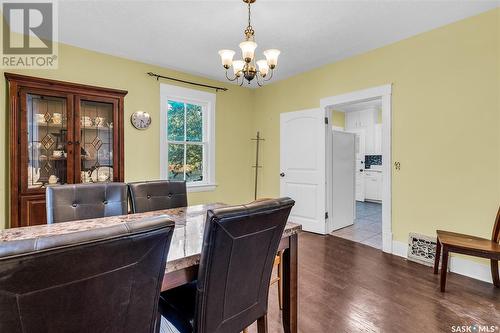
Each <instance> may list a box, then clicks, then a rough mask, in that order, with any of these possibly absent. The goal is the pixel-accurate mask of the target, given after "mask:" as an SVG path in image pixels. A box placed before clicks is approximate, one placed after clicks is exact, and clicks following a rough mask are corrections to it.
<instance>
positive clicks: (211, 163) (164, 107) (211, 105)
mask: <svg viewBox="0 0 500 333" xmlns="http://www.w3.org/2000/svg"><path fill="white" fill-rule="evenodd" d="M168 100H178V101H184V102H194V103H197V104H201V105H203V107H204V115H203V116H204V117H203V120H204V121H203V127H204V128H203V134H204V135H205V136H206V137H205V138H204V141H206V142H208V144H207V145H206V147H207V151H206V152H205V154H204V156H203V159H204V161H203V166H204V167H205V168H206V169H205V170H204V175H205V179H204V181H203V182H196V183H187V190H188V192H202V191H214V190H215V188H216V187H217V183H216V182H215V94H213V93H209V92H205V91H199V90H194V89H188V88H183V87H178V86H173V85H170V84H164V83H161V84H160V177H161V179H167V178H168V142H167V128H168V127H167V112H168ZM205 172H206V173H205Z"/></svg>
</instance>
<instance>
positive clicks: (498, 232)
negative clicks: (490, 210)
mask: <svg viewBox="0 0 500 333" xmlns="http://www.w3.org/2000/svg"><path fill="white" fill-rule="evenodd" d="M491 240H492V241H493V242H495V243H500V207H498V211H497V217H496V219H495V225H494V226H493V232H492V234H491Z"/></svg>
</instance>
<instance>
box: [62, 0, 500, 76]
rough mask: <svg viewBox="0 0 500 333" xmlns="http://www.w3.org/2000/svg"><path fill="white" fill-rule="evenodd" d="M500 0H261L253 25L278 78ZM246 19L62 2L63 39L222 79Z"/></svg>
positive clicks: (231, 5)
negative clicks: (222, 53)
mask: <svg viewBox="0 0 500 333" xmlns="http://www.w3.org/2000/svg"><path fill="white" fill-rule="evenodd" d="M499 4H500V2H499V1H446V0H441V1H396V0H394V1H366V0H365V1H305V0H304V1H278V0H258V1H257V2H256V3H255V4H254V5H252V25H253V27H254V29H255V32H256V35H255V37H256V42H257V43H258V45H259V46H258V48H257V54H258V55H259V58H260V57H263V56H262V51H263V50H265V49H268V48H278V49H280V50H281V51H282V53H281V56H280V58H279V62H278V67H277V72H276V73H275V74H276V75H275V80H274V81H276V80H277V79H283V78H286V77H288V76H291V75H294V74H298V73H301V72H304V71H307V70H310V69H312V68H315V67H318V66H321V65H324V64H327V63H331V62H335V61H338V60H341V59H344V58H347V57H350V56H353V55H356V54H360V53H363V52H366V51H368V50H371V49H374V48H378V47H381V46H383V45H387V44H390V43H393V42H395V41H398V40H401V39H404V38H407V37H409V36H412V35H416V34H419V33H421V32H424V31H428V30H431V29H433V28H436V27H439V26H442V25H445V24H448V23H451V22H454V21H457V20H460V19H463V18H465V17H468V16H472V15H476V14H478V13H481V12H484V11H487V10H489V9H492V8H494V7H497V6H499ZM246 20H247V18H246V7H245V4H244V3H243V2H242V1H240V0H227V1H209V0H198V1H59V39H60V41H61V42H63V43H66V44H70V45H75V46H79V47H83V48H86V49H91V50H95V51H100V52H103V53H108V54H112V55H116V56H122V57H125V58H129V59H134V60H139V61H142V62H145V63H149V64H154V65H159V66H163V67H167V68H172V69H177V70H181V71H184V72H188V73H192V74H198V75H202V76H205V77H209V78H213V79H217V80H225V79H224V71H223V68H222V66H221V65H220V60H219V56H218V54H217V51H218V50H219V49H222V48H230V49H234V50H236V51H239V50H237V48H238V44H239V42H241V40H242V39H243V30H244V28H245V27H246ZM237 54H238V55H239V54H240V53H239V52H238V53H237Z"/></svg>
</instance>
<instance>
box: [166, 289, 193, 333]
mask: <svg viewBox="0 0 500 333" xmlns="http://www.w3.org/2000/svg"><path fill="white" fill-rule="evenodd" d="M195 304H196V282H191V283H188V284H186V285H183V286H180V287H177V288H174V289H172V290H168V291H165V292H162V293H161V295H160V305H159V311H160V314H161V316H162V317H163V318H164V319H166V321H167V322H168V326H169V327H170V329H172V327H174V328H175V329H176V330H177V331H178V332H179V333H185V332H193V330H194V328H193V325H194V309H195ZM172 331H173V332H176V331H175V330H172Z"/></svg>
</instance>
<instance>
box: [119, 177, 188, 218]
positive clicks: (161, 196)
mask: <svg viewBox="0 0 500 333" xmlns="http://www.w3.org/2000/svg"><path fill="white" fill-rule="evenodd" d="M128 188H129V194H130V207H131V209H132V212H133V213H144V212H149V211H153V210H161V209H170V208H178V207H186V206H187V205H188V201H187V191H186V182H185V181H172V180H155V181H148V182H136V183H129V184H128Z"/></svg>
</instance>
